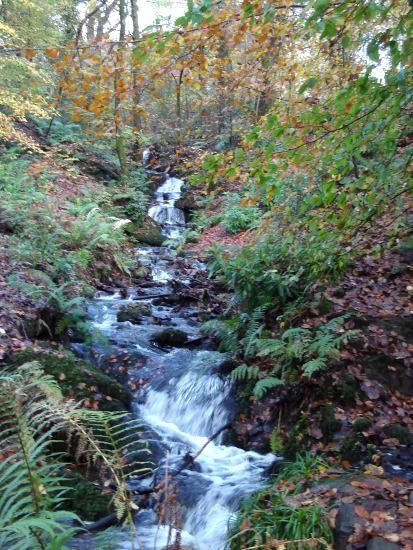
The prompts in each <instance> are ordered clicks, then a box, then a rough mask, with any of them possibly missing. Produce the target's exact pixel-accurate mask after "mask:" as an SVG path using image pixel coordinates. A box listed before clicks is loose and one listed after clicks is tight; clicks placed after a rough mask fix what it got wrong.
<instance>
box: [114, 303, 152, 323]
mask: <svg viewBox="0 0 413 550" xmlns="http://www.w3.org/2000/svg"><path fill="white" fill-rule="evenodd" d="M150 314H151V308H150V306H149V305H148V304H140V303H135V304H128V305H126V306H123V307H121V308H120V309H119V311H118V313H117V320H118V322H119V323H123V322H125V321H129V322H130V323H133V324H134V325H139V323H141V322H142V320H143V318H144V317H145V316H146V317H147V316H148V315H150Z"/></svg>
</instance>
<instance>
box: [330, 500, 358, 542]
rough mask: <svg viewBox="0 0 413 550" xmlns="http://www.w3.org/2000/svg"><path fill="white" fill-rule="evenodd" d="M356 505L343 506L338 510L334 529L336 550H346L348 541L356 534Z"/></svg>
mask: <svg viewBox="0 0 413 550" xmlns="http://www.w3.org/2000/svg"><path fill="white" fill-rule="evenodd" d="M355 519H356V516H355V509H354V504H342V505H341V506H340V508H339V510H338V515H337V518H336V527H335V529H334V548H335V550H346V549H347V543H348V539H349V538H350V535H351V534H352V533H353V532H354V524H355Z"/></svg>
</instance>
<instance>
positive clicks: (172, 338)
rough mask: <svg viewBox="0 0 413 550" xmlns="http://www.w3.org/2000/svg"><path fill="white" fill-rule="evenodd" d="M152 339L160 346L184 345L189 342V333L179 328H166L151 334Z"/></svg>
mask: <svg viewBox="0 0 413 550" xmlns="http://www.w3.org/2000/svg"><path fill="white" fill-rule="evenodd" d="M151 340H152V342H154V343H155V344H158V345H159V346H167V347H169V346H171V347H183V346H185V345H186V344H187V342H188V335H187V334H186V332H183V331H182V330H179V329H175V328H165V329H163V330H160V331H158V332H155V334H153V335H152V336H151Z"/></svg>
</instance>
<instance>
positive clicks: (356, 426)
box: [352, 418, 371, 434]
mask: <svg viewBox="0 0 413 550" xmlns="http://www.w3.org/2000/svg"><path fill="white" fill-rule="evenodd" d="M370 426H371V420H369V419H368V418H357V420H355V421H354V422H353V426H352V430H353V433H355V434H359V433H362V432H366V431H367V430H368V429H369V428H370Z"/></svg>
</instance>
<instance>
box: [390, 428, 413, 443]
mask: <svg viewBox="0 0 413 550" xmlns="http://www.w3.org/2000/svg"><path fill="white" fill-rule="evenodd" d="M384 433H385V434H386V435H387V437H389V438H394V439H398V440H399V442H400V444H401V445H411V444H413V434H412V432H410V431H409V430H408V429H407V428H406V427H405V426H402V425H401V424H392V425H391V426H387V427H386V428H384Z"/></svg>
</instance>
